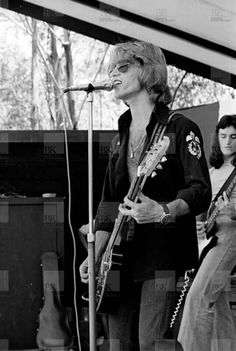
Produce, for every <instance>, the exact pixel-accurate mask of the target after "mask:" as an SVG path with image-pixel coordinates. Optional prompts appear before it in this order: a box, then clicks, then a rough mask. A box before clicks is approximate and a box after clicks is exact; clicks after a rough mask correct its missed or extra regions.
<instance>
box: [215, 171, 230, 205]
mask: <svg viewBox="0 0 236 351" xmlns="http://www.w3.org/2000/svg"><path fill="white" fill-rule="evenodd" d="M235 176H236V167H234V169H233V170H232V172H231V173H230V175H229V176H228V178H227V179H226V181H225V182H224V184H223V185H222V187H221V188H220V190H219V191H218V193H217V194H216V196H215V197H214V199H213V200H212V202H213V203H215V202H216V201H217V199H218V197H220V196H221V195H222V194H223V192H224V191H226V190H227V189H228V187H229V185H230V183H231V182H232V180H233V179H234V177H235ZM234 186H235V184H234Z"/></svg>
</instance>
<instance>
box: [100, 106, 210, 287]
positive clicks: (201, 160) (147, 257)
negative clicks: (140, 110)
mask: <svg viewBox="0 0 236 351" xmlns="http://www.w3.org/2000/svg"><path fill="white" fill-rule="evenodd" d="M168 116H169V109H168V108H167V107H166V106H163V105H156V107H155V109H154V110H153V112H152V115H151V118H150V123H149V125H148V126H147V128H146V131H147V140H146V142H148V139H150V137H151V134H152V131H153V129H154V126H155V124H156V123H157V121H160V122H162V123H164V124H167V120H168ZM131 120H132V117H131V113H130V111H129V110H128V111H126V112H125V113H124V114H123V115H121V117H120V119H119V135H118V136H117V137H115V138H114V140H113V142H112V147H111V156H110V160H109V164H108V168H107V172H106V177H105V181H104V187H103V194H102V200H101V202H100V205H99V209H98V212H97V221H96V222H97V229H99V230H108V231H112V227H113V224H114V218H115V217H116V215H117V207H118V204H119V203H120V202H123V198H124V197H125V195H126V194H127V193H128V189H129V187H130V184H129V176H128V171H127V145H128V138H129V126H130V123H131ZM165 135H166V136H168V137H169V138H170V145H169V148H168V150H167V155H166V158H167V160H166V161H165V162H163V163H162V169H160V170H157V172H156V173H157V175H156V176H155V177H149V178H148V179H147V180H146V183H145V185H144V188H143V193H144V195H146V196H148V197H150V198H151V199H153V200H156V201H157V202H160V203H161V202H165V203H168V202H171V201H173V200H175V199H183V200H184V201H185V202H186V203H187V204H188V206H189V209H190V213H189V214H187V215H184V216H179V217H176V219H175V222H174V223H172V224H170V225H162V224H159V223H149V224H137V223H136V222H135V226H134V236H133V240H132V242H131V243H123V244H122V245H121V246H122V247H123V249H124V252H125V256H126V259H125V264H126V265H127V269H129V270H131V272H132V274H133V276H134V278H135V279H136V280H144V279H148V278H149V277H153V276H154V275H155V271H156V270H186V269H190V268H193V267H194V266H195V264H196V263H197V260H198V247H197V236H196V223H195V216H196V215H197V214H199V213H202V212H203V211H205V210H206V209H207V208H208V206H209V203H210V200H211V185H210V179H209V173H208V167H207V163H206V159H205V155H204V150H203V140H202V135H201V132H200V130H199V128H198V126H197V125H196V124H195V123H194V122H193V121H191V120H190V119H188V118H186V117H184V116H183V115H181V114H178V113H176V114H174V115H173V116H172V118H171V120H170V122H169V123H168V125H167V128H166V132H165ZM144 147H145V145H144ZM124 269H125V266H124Z"/></svg>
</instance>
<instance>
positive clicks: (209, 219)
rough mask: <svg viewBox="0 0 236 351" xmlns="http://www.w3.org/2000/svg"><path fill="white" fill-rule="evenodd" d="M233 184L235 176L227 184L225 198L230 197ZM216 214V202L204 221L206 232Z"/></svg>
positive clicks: (235, 182) (235, 180)
mask: <svg viewBox="0 0 236 351" xmlns="http://www.w3.org/2000/svg"><path fill="white" fill-rule="evenodd" d="M235 184H236V176H234V177H233V179H232V180H231V182H230V183H229V185H228V187H227V188H226V190H225V193H226V195H227V197H230V195H231V193H232V190H233V188H234V187H235ZM218 213H219V210H218V207H217V206H216V202H213V203H212V205H211V207H210V216H209V218H208V219H207V221H206V228H207V231H208V228H210V227H211V225H212V223H213V222H214V220H215V219H216V217H217V215H218Z"/></svg>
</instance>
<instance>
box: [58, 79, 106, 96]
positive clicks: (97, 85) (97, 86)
mask: <svg viewBox="0 0 236 351" xmlns="http://www.w3.org/2000/svg"><path fill="white" fill-rule="evenodd" d="M112 89H113V84H112V82H111V81H110V80H103V81H101V82H94V83H88V84H87V83H85V84H80V85H75V86H71V87H68V88H65V89H63V93H67V92H68V91H87V92H92V91H94V90H107V91H111V90H112Z"/></svg>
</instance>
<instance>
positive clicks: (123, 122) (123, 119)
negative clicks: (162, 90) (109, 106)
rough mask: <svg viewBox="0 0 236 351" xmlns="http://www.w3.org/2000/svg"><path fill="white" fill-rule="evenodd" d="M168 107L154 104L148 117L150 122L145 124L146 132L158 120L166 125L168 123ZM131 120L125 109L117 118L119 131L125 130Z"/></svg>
mask: <svg viewBox="0 0 236 351" xmlns="http://www.w3.org/2000/svg"><path fill="white" fill-rule="evenodd" d="M168 117H169V108H168V106H166V105H163V104H156V105H155V107H154V109H153V111H152V114H151V118H150V122H149V124H148V126H147V132H148V131H149V130H152V129H153V127H154V125H155V124H156V123H157V122H158V121H159V122H161V123H162V124H164V125H166V124H167V123H168ZM131 121H132V116H131V112H130V110H127V111H125V112H124V113H123V114H122V115H121V116H120V118H119V120H118V127H119V131H120V132H122V131H124V130H126V129H127V128H128V127H129V126H130V123H131Z"/></svg>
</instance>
